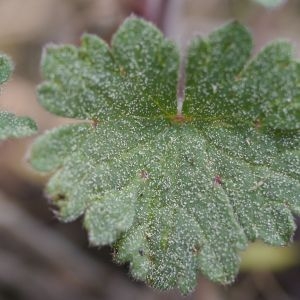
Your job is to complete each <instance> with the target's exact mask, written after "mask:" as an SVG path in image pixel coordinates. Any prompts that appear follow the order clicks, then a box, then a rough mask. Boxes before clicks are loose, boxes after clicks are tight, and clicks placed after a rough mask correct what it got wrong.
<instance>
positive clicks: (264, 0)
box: [253, 0, 285, 7]
mask: <svg viewBox="0 0 300 300" xmlns="http://www.w3.org/2000/svg"><path fill="white" fill-rule="evenodd" d="M253 1H255V2H256V3H258V4H261V5H263V6H266V7H276V6H279V5H281V4H283V3H284V2H285V0H253Z"/></svg>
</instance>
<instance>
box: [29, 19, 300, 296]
mask: <svg viewBox="0 0 300 300" xmlns="http://www.w3.org/2000/svg"><path fill="white" fill-rule="evenodd" d="M251 48H252V41H251V37H250V35H249V33H248V31H247V30H246V29H245V28H244V27H243V26H241V25H240V24H238V23H236V22H233V23H230V24H228V25H226V26H224V27H223V28H221V29H219V30H217V31H215V32H213V33H212V34H211V35H210V36H209V37H208V38H207V39H201V38H195V39H194V40H193V41H192V43H191V45H190V47H189V51H188V55H187V65H186V88H185V101H184V104H183V111H182V112H181V111H180V105H178V107H179V108H178V109H177V107H176V103H175V102H176V87H177V77H178V76H177V73H178V69H179V67H178V65H179V54H178V51H177V49H176V47H175V46H174V45H173V44H172V43H171V42H169V41H167V40H165V39H164V38H163V37H162V34H161V33H160V32H159V31H158V30H157V29H156V28H155V27H153V26H152V25H151V24H149V23H147V22H145V21H142V20H140V19H137V18H129V19H128V20H127V21H125V23H124V24H123V25H122V26H121V28H120V29H119V30H118V32H117V33H116V34H115V36H114V38H113V40H112V43H111V47H108V46H107V45H106V44H105V43H104V42H103V41H102V40H100V39H98V38H97V37H95V36H91V35H85V36H84V37H83V39H82V44H81V46H80V47H79V48H76V47H73V46H59V47H58V46H50V47H48V48H47V49H46V51H45V53H44V56H43V60H42V69H43V73H44V77H45V79H46V80H45V82H44V83H42V85H41V86H40V87H39V90H38V93H39V100H40V102H41V104H42V105H43V106H44V107H45V108H46V109H48V110H49V111H51V112H53V113H55V114H58V115H63V116H67V117H74V118H77V119H81V120H82V122H81V123H76V124H71V125H67V126H63V127H60V128H56V129H53V130H51V131H49V132H47V133H45V134H44V135H43V136H41V137H40V138H38V139H37V140H36V142H35V143H34V145H33V147H32V152H31V164H32V165H33V167H34V168H35V169H36V170H38V171H40V172H45V173H51V174H52V176H51V178H50V181H49V183H48V186H47V193H48V195H49V197H50V198H51V199H52V200H53V202H54V204H55V205H56V206H57V207H58V209H59V210H58V216H59V217H60V218H61V219H62V220H64V221H72V220H74V219H76V218H78V217H79V216H81V215H83V216H84V225H85V227H86V228H87V230H88V233H89V238H90V241H91V243H92V244H94V245H99V246H101V245H106V244H110V245H113V247H114V248H115V249H116V257H115V258H116V260H117V261H118V262H127V261H129V262H130V267H131V272H132V274H133V276H134V277H135V278H137V279H141V280H144V281H146V282H147V283H148V284H150V285H152V286H154V287H156V288H160V289H170V288H173V287H178V288H179V289H180V290H181V291H182V292H183V293H188V292H190V291H191V290H192V289H193V288H194V287H195V285H196V281H197V275H198V274H199V272H201V273H202V274H204V275H206V276H207V277H208V278H210V279H212V280H214V281H217V282H220V283H223V284H226V283H230V282H232V281H233V280H234V278H235V276H236V274H237V272H238V268H239V251H241V250H243V249H245V248H246V247H247V244H248V243H249V242H251V241H254V240H256V239H261V240H264V241H265V242H267V243H270V244H272V245H286V244H287V243H289V242H290V241H291V239H292V235H293V232H294V230H295V224H294V221H293V215H292V214H293V213H294V214H300V198H299V194H300V182H299V178H300V150H299V143H300V134H299V128H300V116H299V115H300V113H299V95H300V94H299V92H300V72H299V70H300V69H299V63H298V62H296V61H294V60H293V57H292V53H291V49H290V46H289V45H288V44H286V43H273V44H271V45H269V46H267V47H266V48H265V49H263V50H262V52H261V53H260V54H259V55H258V56H257V57H255V58H253V59H250V55H251ZM87 121H88V122H87Z"/></svg>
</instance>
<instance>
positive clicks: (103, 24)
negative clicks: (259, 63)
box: [0, 0, 300, 300]
mask: <svg viewBox="0 0 300 300" xmlns="http://www.w3.org/2000/svg"><path fill="white" fill-rule="evenodd" d="M131 13H135V14H137V15H140V16H143V17H144V18H146V19H149V20H152V21H153V22H155V23H156V24H157V26H159V27H160V28H161V30H163V32H164V33H165V35H167V36H168V37H170V38H172V39H174V40H175V41H176V42H177V43H178V44H179V45H180V47H181V49H182V51H183V52H184V49H185V48H186V46H187V44H188V41H189V40H190V38H191V37H192V36H193V35H195V34H199V33H200V34H202V35H207V34H208V33H209V32H210V31H211V30H212V29H214V28H215V27H217V26H220V25H222V24H223V23H224V22H227V21H229V20H232V19H238V20H240V21H241V22H242V23H244V24H246V25H247V26H248V27H249V28H250V30H251V31H252V33H253V35H254V41H255V50H254V51H255V52H256V51H257V50H258V49H260V48H261V47H262V46H263V45H265V44H266V43H267V42H269V41H271V40H273V39H276V38H280V39H282V38H283V39H288V40H290V41H291V42H292V43H293V44H294V45H295V49H296V53H297V55H298V57H299V54H300V1H299V0H294V1H291V0H290V1H286V3H285V4H284V5H282V6H280V7H278V8H276V9H272V10H267V9H265V8H263V7H261V6H259V5H256V4H254V3H253V2H251V1H250V0H249V1H246V0H206V1H205V0H186V1H185V0H0V51H1V52H6V53H7V54H9V55H10V56H11V57H12V58H13V60H14V61H15V64H16V68H15V72H14V74H13V77H12V78H11V80H10V81H9V82H8V83H7V84H5V86H4V88H3V90H2V94H1V97H0V107H1V110H3V109H6V110H9V111H12V112H15V113H16V114H18V115H23V114H25V115H29V116H31V117H33V118H34V119H35V120H36V121H37V122H38V125H39V129H40V132H43V131H44V130H45V129H47V128H52V127H54V126H57V125H59V124H63V123H65V122H68V120H65V119H62V118H58V117H55V116H53V115H50V114H49V113H47V112H45V111H44V110H43V109H42V108H41V107H39V105H38V103H37V101H36V97H35V86H36V84H38V83H39V82H40V81H41V79H40V73H39V61H40V56H41V51H42V47H43V46H44V45H45V44H46V43H49V42H54V43H73V44H78V43H79V39H80V36H81V34H82V33H83V32H90V33H96V34H98V35H99V36H101V37H102V38H104V39H106V40H107V41H109V40H110V38H111V35H112V34H113V33H114V31H115V30H116V29H117V28H118V26H119V25H120V23H122V21H123V20H124V18H126V16H128V15H130V14H131ZM32 140H33V138H26V139H22V140H8V141H5V142H2V143H1V144H0V300H4V299H5V300H8V299H9V300H19V299H20V300H27V299H28V300H35V299H37V300H40V299H43V300H54V299H55V300H60V299H61V300H69V299H72V300H77V299H78V300H79V299H80V300H81V299H82V300H92V299H93V300H96V299H109V300H112V299H122V300H123V299H124V300H126V299H147V300H150V299H184V297H182V296H180V294H179V293H178V292H177V291H170V292H163V293H162V292H158V291H154V290H152V289H150V288H148V287H146V286H145V285H144V284H143V283H140V282H134V281H133V280H132V279H131V278H130V276H129V275H128V268H127V266H117V265H114V264H113V263H112V250H111V249H110V248H109V247H104V248H102V249H96V248H93V247H90V246H89V244H88V241H87V235H86V233H85V231H84V229H82V224H81V220H78V221H77V222H73V223H70V224H62V223H59V222H58V221H57V220H56V219H55V216H54V214H53V213H52V212H51V210H50V209H49V208H50V206H49V204H48V202H47V199H46V198H45V197H44V196H43V186H44V184H45V182H46V181H47V178H45V177H41V176H39V175H38V174H36V173H34V172H33V171H32V170H31V169H30V167H29V166H28V165H27V163H26V157H25V158H24V156H25V155H24V153H26V151H27V149H28V147H29V146H30V144H31V142H32ZM298 223H300V222H299V221H298ZM299 235H300V234H298V236H299ZM295 240H296V243H295V244H294V245H293V246H291V247H288V248H271V247H266V246H263V245H262V244H260V243H255V244H253V245H251V246H250V248H249V250H248V251H246V252H245V253H242V264H241V273H240V275H239V276H238V278H237V281H236V283H234V284H232V285H231V286H227V287H223V286H219V285H216V284H213V283H210V282H209V281H207V280H206V279H205V278H203V277H201V276H200V277H199V285H198V288H197V290H196V291H195V292H194V293H192V294H191V295H190V296H188V297H187V298H185V299H195V300H196V299H197V300H200V299H208V300H222V299H232V300H235V299H243V300H244V299H245V300H252V299H270V300H292V299H300V268H299V263H300V255H299V253H300V249H299V242H298V240H299V238H297V233H296V236H295Z"/></svg>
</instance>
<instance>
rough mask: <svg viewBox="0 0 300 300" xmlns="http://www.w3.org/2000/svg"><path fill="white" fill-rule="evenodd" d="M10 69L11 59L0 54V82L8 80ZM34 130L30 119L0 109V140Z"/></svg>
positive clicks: (33, 124) (28, 133)
mask: <svg viewBox="0 0 300 300" xmlns="http://www.w3.org/2000/svg"><path fill="white" fill-rule="evenodd" d="M12 69H13V64H12V62H11V60H10V59H9V58H8V57H7V56H6V55H3V54H0V84H2V83H4V82H5V81H7V80H8V78H9V76H10V74H11V72H12ZM36 130H37V128H36V124H35V123H34V122H33V121H32V120H31V119H29V118H27V117H16V116H15V115H13V114H11V113H9V112H4V111H0V141H1V140H4V139H6V138H16V137H22V136H28V135H31V134H33V133H35V132H36Z"/></svg>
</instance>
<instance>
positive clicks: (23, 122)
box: [0, 111, 37, 140]
mask: <svg viewBox="0 0 300 300" xmlns="http://www.w3.org/2000/svg"><path fill="white" fill-rule="evenodd" d="M36 130H37V127H36V124H35V123H34V121H33V120H31V119H30V118H28V117H16V116H15V115H13V114H12V113H9V112H5V111H0V140H4V139H6V138H17V137H24V136H29V135H31V134H34V133H35V132H36Z"/></svg>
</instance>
